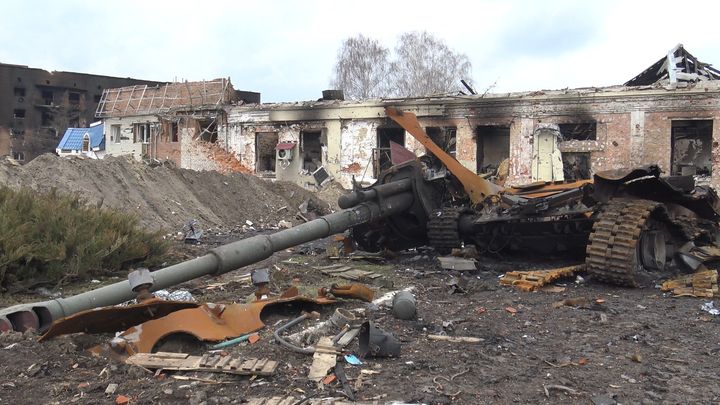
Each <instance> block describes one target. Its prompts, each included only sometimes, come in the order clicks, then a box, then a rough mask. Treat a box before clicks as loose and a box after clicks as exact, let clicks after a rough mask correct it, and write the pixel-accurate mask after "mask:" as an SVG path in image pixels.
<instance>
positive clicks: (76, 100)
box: [68, 92, 80, 104]
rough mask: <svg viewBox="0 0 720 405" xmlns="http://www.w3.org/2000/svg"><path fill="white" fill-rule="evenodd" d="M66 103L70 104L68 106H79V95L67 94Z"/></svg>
mask: <svg viewBox="0 0 720 405" xmlns="http://www.w3.org/2000/svg"><path fill="white" fill-rule="evenodd" d="M68 101H69V102H70V104H80V93H75V92H70V93H68Z"/></svg>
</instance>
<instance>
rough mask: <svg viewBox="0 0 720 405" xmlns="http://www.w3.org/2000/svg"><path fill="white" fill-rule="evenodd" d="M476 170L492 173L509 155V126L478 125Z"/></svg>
mask: <svg viewBox="0 0 720 405" xmlns="http://www.w3.org/2000/svg"><path fill="white" fill-rule="evenodd" d="M475 134H476V139H477V155H476V162H477V172H478V173H494V172H496V171H497V169H498V168H499V167H500V163H502V161H503V160H505V159H507V158H509V157H510V127H509V126H497V125H480V126H478V127H477V129H476V132H475Z"/></svg>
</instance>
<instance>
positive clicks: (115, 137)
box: [110, 125, 120, 143]
mask: <svg viewBox="0 0 720 405" xmlns="http://www.w3.org/2000/svg"><path fill="white" fill-rule="evenodd" d="M110 142H115V143H120V125H111V126H110Z"/></svg>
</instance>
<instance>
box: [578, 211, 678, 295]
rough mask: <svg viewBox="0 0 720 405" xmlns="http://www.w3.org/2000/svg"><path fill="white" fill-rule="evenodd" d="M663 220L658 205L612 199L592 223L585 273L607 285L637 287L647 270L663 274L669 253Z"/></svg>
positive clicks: (670, 238) (668, 239) (668, 238)
mask: <svg viewBox="0 0 720 405" xmlns="http://www.w3.org/2000/svg"><path fill="white" fill-rule="evenodd" d="M666 221H667V214H666V213H665V207H664V206H663V205H662V204H661V203H658V202H655V201H648V200H640V199H625V198H618V199H613V200H611V201H610V202H609V203H608V204H607V205H606V206H605V207H604V208H603V209H602V211H601V212H600V213H599V215H598V216H597V218H596V220H595V222H594V224H593V230H592V233H591V234H590V239H589V241H588V245H587V250H586V254H587V255H586V259H585V262H586V264H587V270H588V273H589V274H590V275H591V276H592V277H593V278H594V279H596V280H599V281H602V282H606V283H609V284H616V285H620V286H626V287H638V285H639V283H640V281H641V279H643V276H644V275H647V272H648V271H652V272H662V271H664V270H665V267H666V264H667V263H668V261H667V257H668V254H669V253H672V249H668V245H669V244H671V243H672V235H671V234H670V232H669V230H668V227H667V225H666Z"/></svg>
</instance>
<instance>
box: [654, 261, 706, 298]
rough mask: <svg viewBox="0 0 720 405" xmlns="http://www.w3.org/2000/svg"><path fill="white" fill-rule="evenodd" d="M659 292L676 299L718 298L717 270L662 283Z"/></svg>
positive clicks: (703, 271) (704, 271) (700, 272)
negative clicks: (666, 293)
mask: <svg viewBox="0 0 720 405" xmlns="http://www.w3.org/2000/svg"><path fill="white" fill-rule="evenodd" d="M701 267H702V266H701ZM660 290H661V291H664V292H672V294H673V295H674V296H676V297H705V298H712V297H720V294H719V293H718V272H717V270H702V271H698V272H696V273H693V274H688V275H685V276H680V277H677V278H674V279H672V280H668V281H665V282H663V283H662V286H661V287H660Z"/></svg>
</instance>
